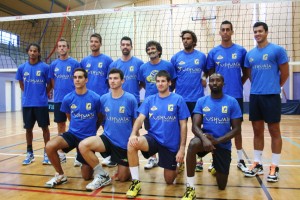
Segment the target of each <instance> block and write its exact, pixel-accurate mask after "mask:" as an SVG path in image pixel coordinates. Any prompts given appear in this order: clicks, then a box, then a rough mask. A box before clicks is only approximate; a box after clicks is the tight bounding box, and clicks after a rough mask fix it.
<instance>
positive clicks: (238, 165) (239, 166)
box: [237, 160, 248, 172]
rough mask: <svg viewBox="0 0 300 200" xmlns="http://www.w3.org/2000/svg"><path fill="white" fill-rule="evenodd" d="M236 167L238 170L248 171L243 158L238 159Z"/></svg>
mask: <svg viewBox="0 0 300 200" xmlns="http://www.w3.org/2000/svg"><path fill="white" fill-rule="evenodd" d="M237 168H238V169H239V170H241V171H242V172H246V171H248V168H247V166H246V164H245V161H244V160H240V161H239V162H238V164H237Z"/></svg>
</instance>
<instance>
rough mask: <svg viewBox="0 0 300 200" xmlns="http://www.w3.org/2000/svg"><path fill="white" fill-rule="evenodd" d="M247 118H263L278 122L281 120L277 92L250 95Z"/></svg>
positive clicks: (256, 119) (255, 119)
mask: <svg viewBox="0 0 300 200" xmlns="http://www.w3.org/2000/svg"><path fill="white" fill-rule="evenodd" d="M249 120H250V121H259V120H264V121H265V122H266V123H278V122H280V120H281V99H280V95H279V94H270V95H255V94H251V95H250V103H249Z"/></svg>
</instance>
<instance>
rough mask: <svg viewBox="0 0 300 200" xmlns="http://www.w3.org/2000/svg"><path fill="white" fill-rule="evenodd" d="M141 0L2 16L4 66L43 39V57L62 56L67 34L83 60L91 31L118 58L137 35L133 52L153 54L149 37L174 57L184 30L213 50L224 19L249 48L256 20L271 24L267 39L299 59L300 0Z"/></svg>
mask: <svg viewBox="0 0 300 200" xmlns="http://www.w3.org/2000/svg"><path fill="white" fill-rule="evenodd" d="M183 2H185V1H183V0H181V1H179V0H173V1H172V4H170V1H169V0H161V1H157V0H156V1H155V0H151V1H141V2H140V3H135V4H134V5H132V6H129V7H120V8H115V9H96V7H95V8H91V7H89V8H88V9H87V8H86V7H82V8H78V9H77V10H69V9H67V10H66V12H63V13H47V14H40V15H24V16H12V17H11V16H9V17H7V16H6V17H0V31H1V33H0V69H15V68H17V66H18V65H19V64H21V63H23V62H24V61H26V60H27V59H28V56H27V53H26V52H25V48H26V46H27V45H28V44H29V43H31V42H36V43H39V44H40V45H41V48H42V52H41V53H42V59H43V60H44V61H46V62H47V63H50V62H51V61H53V60H54V59H56V58H57V54H56V52H55V49H56V43H57V41H58V40H59V39H60V38H61V37H64V38H66V39H67V41H68V42H69V44H70V47H71V50H70V55H71V56H72V57H74V58H75V59H77V60H78V61H80V60H81V59H82V58H83V57H85V56H87V55H89V54H90V48H89V37H90V35H91V34H92V33H100V34H101V36H102V47H101V52H102V53H105V54H107V55H109V56H111V57H112V58H113V59H114V60H115V59H116V58H118V57H119V56H120V55H121V51H120V47H119V46H120V45H119V44H120V39H121V38H122V37H123V36H129V37H131V38H132V40H133V52H132V53H133V55H135V56H137V57H139V58H141V59H142V60H144V61H147V60H148V57H147V55H146V52H145V46H146V43H147V42H148V41H150V40H156V41H158V42H160V43H161V45H162V47H163V52H162V58H163V59H167V60H169V59H170V58H171V57H172V55H174V54H175V53H176V52H178V51H179V50H181V49H182V48H183V47H182V42H181V38H180V33H181V31H183V30H186V29H189V30H192V31H194V32H195V33H196V35H197V37H198V42H197V46H196V49H199V50H200V51H202V52H204V53H208V52H209V50H210V49H212V48H213V47H214V46H216V45H218V44H220V40H221V38H220V36H219V28H220V24H221V22H222V21H224V20H228V21H231V22H232V24H233V30H234V35H233V37H232V39H233V41H234V43H237V44H240V45H242V46H244V47H245V48H246V49H247V50H250V49H251V48H253V47H254V46H255V40H254V38H253V30H252V26H253V24H254V23H255V22H257V21H263V22H266V23H267V24H268V26H269V35H268V40H269V41H270V42H272V43H276V44H278V45H281V46H283V47H284V48H285V49H286V50H287V53H288V56H289V58H290V61H291V62H292V63H296V64H297V63H299V64H300V0H281V1H270V0H264V1H260V0H252V1H251V0H230V1H214V2H198V1H196V0H195V1H192V0H186V3H183ZM0 16H3V14H1V11H0Z"/></svg>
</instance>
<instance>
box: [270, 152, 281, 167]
mask: <svg viewBox="0 0 300 200" xmlns="http://www.w3.org/2000/svg"><path fill="white" fill-rule="evenodd" d="M280 156H281V154H277V153H272V164H273V165H276V166H278V164H279V160H280Z"/></svg>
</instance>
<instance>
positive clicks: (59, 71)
mask: <svg viewBox="0 0 300 200" xmlns="http://www.w3.org/2000/svg"><path fill="white" fill-rule="evenodd" d="M79 67H80V65H79V62H78V61H77V60H75V59H74V58H72V57H69V58H68V59H66V60H61V59H56V60H54V61H53V62H52V63H51V64H50V71H49V78H51V79H54V102H55V103H59V102H62V100H63V99H64V97H65V96H66V94H68V93H70V92H72V91H73V90H74V89H75V87H74V82H73V73H74V69H76V68H79Z"/></svg>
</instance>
